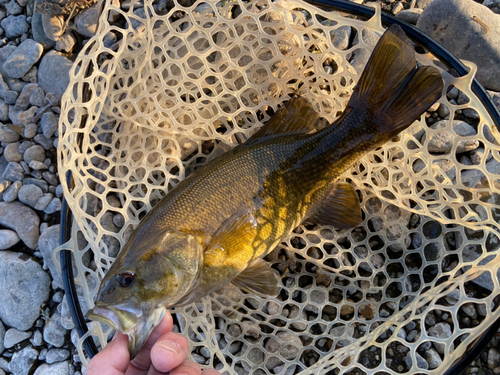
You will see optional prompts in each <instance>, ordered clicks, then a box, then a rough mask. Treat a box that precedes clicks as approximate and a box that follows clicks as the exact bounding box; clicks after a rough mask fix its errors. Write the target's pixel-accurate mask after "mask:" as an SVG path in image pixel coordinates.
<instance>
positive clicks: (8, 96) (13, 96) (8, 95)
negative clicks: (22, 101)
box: [4, 90, 19, 104]
mask: <svg viewBox="0 0 500 375" xmlns="http://www.w3.org/2000/svg"><path fill="white" fill-rule="evenodd" d="M18 96H19V93H18V92H17V91H14V90H8V91H6V92H5V96H4V99H5V103H7V104H15V103H16V100H17V98H18Z"/></svg>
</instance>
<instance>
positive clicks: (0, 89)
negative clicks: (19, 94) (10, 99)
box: [0, 75, 10, 98]
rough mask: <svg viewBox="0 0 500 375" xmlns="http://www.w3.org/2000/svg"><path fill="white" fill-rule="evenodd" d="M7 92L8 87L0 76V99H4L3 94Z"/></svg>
mask: <svg viewBox="0 0 500 375" xmlns="http://www.w3.org/2000/svg"><path fill="white" fill-rule="evenodd" d="M9 90H10V88H9V85H8V84H7V83H6V82H5V81H4V79H3V76H2V75H0V98H5V93H6V92H7V91H9Z"/></svg>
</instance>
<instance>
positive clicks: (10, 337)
mask: <svg viewBox="0 0 500 375" xmlns="http://www.w3.org/2000/svg"><path fill="white" fill-rule="evenodd" d="M30 337H31V332H30V331H28V332H25V331H19V330H18V329H15V328H11V329H9V330H8V331H7V332H6V333H5V337H4V346H5V347H6V348H7V349H8V348H12V347H13V346H14V345H16V344H19V343H20V342H22V341H24V340H27V339H29V338H30Z"/></svg>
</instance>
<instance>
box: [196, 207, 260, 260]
mask: <svg viewBox="0 0 500 375" xmlns="http://www.w3.org/2000/svg"><path fill="white" fill-rule="evenodd" d="M256 231H257V223H256V221H255V218H254V217H253V216H252V215H249V214H247V213H244V212H238V213H236V214H234V215H233V216H231V217H230V218H229V219H227V220H226V221H224V222H223V223H222V225H221V226H220V227H219V229H217V231H216V232H215V233H214V235H213V237H212V240H211V241H210V243H209V245H208V247H207V249H206V250H205V253H204V262H205V264H206V265H208V266H222V265H225V266H230V265H234V266H238V264H235V263H238V261H241V263H242V265H243V264H246V263H244V261H243V260H242V259H241V256H242V255H244V254H239V253H240V252H242V251H244V250H246V247H248V246H249V245H248V244H250V243H251V242H252V239H253V238H254V237H255V233H256ZM247 250H248V252H250V250H249V249H247Z"/></svg>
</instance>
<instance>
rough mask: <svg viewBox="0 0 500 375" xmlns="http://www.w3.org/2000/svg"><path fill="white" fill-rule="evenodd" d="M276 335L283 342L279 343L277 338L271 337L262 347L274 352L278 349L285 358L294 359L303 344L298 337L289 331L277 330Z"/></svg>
mask: <svg viewBox="0 0 500 375" xmlns="http://www.w3.org/2000/svg"><path fill="white" fill-rule="evenodd" d="M276 336H277V338H278V339H279V340H281V341H283V342H284V343H283V344H281V343H280V342H279V341H278V340H277V339H275V338H274V337H271V338H270V339H269V340H268V341H267V342H266V344H265V346H264V348H265V349H266V350H267V351H268V352H270V353H276V352H277V351H278V350H279V353H280V354H281V356H282V357H283V358H285V359H295V358H296V357H297V354H298V353H299V351H300V348H302V346H303V345H302V341H301V340H300V338H299V337H298V336H296V335H295V334H292V333H290V332H278V333H277V335H276Z"/></svg>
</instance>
